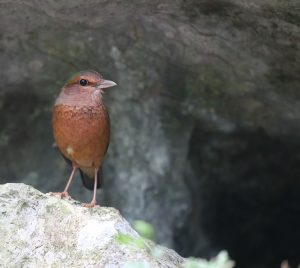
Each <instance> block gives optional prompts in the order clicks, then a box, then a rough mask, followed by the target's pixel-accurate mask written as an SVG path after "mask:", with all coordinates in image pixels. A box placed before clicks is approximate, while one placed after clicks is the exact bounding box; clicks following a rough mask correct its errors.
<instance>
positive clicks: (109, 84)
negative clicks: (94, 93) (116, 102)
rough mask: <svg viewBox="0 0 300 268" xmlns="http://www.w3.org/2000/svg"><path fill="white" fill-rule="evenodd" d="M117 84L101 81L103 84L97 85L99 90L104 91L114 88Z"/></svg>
mask: <svg viewBox="0 0 300 268" xmlns="http://www.w3.org/2000/svg"><path fill="white" fill-rule="evenodd" d="M116 85H117V83H115V82H113V81H110V80H104V79H103V80H101V82H100V83H99V84H98V85H97V89H103V88H108V87H114V86H116Z"/></svg>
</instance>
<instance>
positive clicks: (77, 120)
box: [52, 104, 110, 167]
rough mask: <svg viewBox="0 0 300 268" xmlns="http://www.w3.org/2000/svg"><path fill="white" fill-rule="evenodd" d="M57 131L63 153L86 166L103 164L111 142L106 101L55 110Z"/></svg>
mask: <svg viewBox="0 0 300 268" xmlns="http://www.w3.org/2000/svg"><path fill="white" fill-rule="evenodd" d="M52 125H53V132H54V138H55V141H56V144H57V146H58V148H59V149H60V151H61V152H62V154H63V155H64V156H65V157H67V158H68V159H70V160H71V161H73V162H75V163H76V164H77V165H79V166H82V167H99V166H100V165H101V162H102V160H103V158H104V155H105V153H106V151H107V148H108V144H109V135H110V124H109V115H108V112H107V109H106V107H105V106H104V104H99V105H97V106H78V107H77V106H69V105H63V104H59V105H56V106H54V110H53V119H52Z"/></svg>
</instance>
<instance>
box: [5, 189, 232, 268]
mask: <svg viewBox="0 0 300 268" xmlns="http://www.w3.org/2000/svg"><path fill="white" fill-rule="evenodd" d="M0 215H1V216H0V236H1V241H0V245H1V247H0V248H1V250H0V265H1V266H3V267H110V268H112V267H128V268H130V267H166V268H167V267H170V268H171V267H190V266H186V265H189V264H188V263H189V262H190V263H191V262H194V265H196V264H198V265H200V264H201V265H202V266H201V267H203V268H206V267H211V266H210V265H214V267H218V268H232V267H233V262H232V261H229V260H228V259H227V257H226V256H227V255H226V254H225V253H222V254H220V256H219V257H218V258H217V259H215V260H213V261H211V262H207V261H205V260H195V261H194V260H186V259H184V258H182V257H180V256H179V255H178V254H177V253H176V252H175V251H173V250H170V249H167V248H164V247H162V246H158V245H155V244H154V243H153V242H151V241H148V240H140V241H143V242H142V243H143V246H140V247H137V246H134V245H133V242H132V243H120V241H119V240H118V238H117V237H118V235H120V234H121V235H126V236H129V237H131V238H132V239H133V240H137V239H141V237H140V236H139V234H138V233H137V232H136V231H135V230H134V229H132V228H131V226H130V224H129V223H128V222H127V221H126V220H125V219H124V218H123V217H122V216H121V215H120V213H119V211H118V210H116V209H114V208H109V207H95V208H92V209H88V208H85V207H83V206H82V204H80V203H78V202H76V201H75V200H72V199H71V200H62V199H60V198H57V197H55V196H53V195H51V194H43V193H41V192H39V191H38V190H36V189H34V188H33V187H31V186H28V185H25V184H13V183H11V184H5V185H0ZM155 252H156V253H155ZM224 254H225V255H224ZM199 267H200V266H199Z"/></svg>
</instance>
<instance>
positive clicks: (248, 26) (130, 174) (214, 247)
mask: <svg viewBox="0 0 300 268" xmlns="http://www.w3.org/2000/svg"><path fill="white" fill-rule="evenodd" d="M299 41H300V4H299V1H297V0H290V1H289V0H286V1H283V0H249V1H241V0H151V1H150V0H132V1H126V0H114V1H113V0H110V1H109V0H62V1H56V0H48V1H39V0H27V1H26V0H18V1H9V0H0V66H1V71H0V78H1V80H0V81H1V83H0V152H1V160H0V179H1V183H6V182H23V183H26V184H30V185H32V186H34V187H36V188H38V189H39V190H41V191H43V192H49V191H62V190H63V188H64V186H65V183H66V180H67V178H68V176H69V174H70V168H69V167H67V165H66V163H65V162H64V160H63V159H62V157H61V156H60V155H59V153H58V152H57V150H56V149H55V148H54V147H53V142H54V140H53V136H52V129H51V112H52V105H53V103H54V101H55V98H56V96H57V95H58V93H59V91H60V89H61V87H62V86H63V84H64V83H65V82H66V80H67V79H68V78H69V77H70V76H71V75H72V74H74V73H75V72H77V71H80V70H85V69H94V70H97V71H99V72H100V73H102V74H103V76H104V77H105V78H107V79H110V80H113V81H115V82H117V83H118V87H114V88H111V89H109V90H107V92H106V94H105V101H106V104H107V106H108V109H109V112H110V117H111V123H112V126H111V127H112V137H111V143H110V147H109V151H108V155H107V157H106V160H105V164H104V176H105V182H104V188H103V189H102V190H101V191H98V200H99V203H100V204H102V205H106V206H113V207H116V208H117V209H119V210H120V211H121V213H122V214H123V215H124V216H125V217H126V218H127V219H128V220H130V221H132V220H135V219H141V220H145V221H148V222H149V223H151V224H153V226H154V227H155V229H156V240H157V241H158V242H159V243H161V244H164V245H167V246H169V247H172V248H174V249H175V250H176V251H177V252H178V253H180V254H181V255H183V256H191V255H193V256H198V257H204V258H209V257H212V256H215V255H216V254H217V253H218V252H219V251H220V250H221V249H226V250H228V252H229V254H230V256H231V258H232V259H234V260H235V261H236V263H237V267H243V268H248V267H255V268H260V267H262V268H265V267H279V266H280V262H281V261H282V260H285V259H288V260H289V261H290V263H291V264H292V265H294V267H296V264H298V263H299V260H300V228H299V226H300V139H299V136H300V62H299V60H300V53H299V51H300V50H299ZM70 193H71V195H72V196H73V197H74V198H75V199H78V200H80V201H87V202H88V201H90V199H91V196H92V192H90V191H88V190H86V189H85V188H83V187H82V184H81V181H80V179H79V177H76V180H75V182H74V183H73V186H72V187H71V191H70Z"/></svg>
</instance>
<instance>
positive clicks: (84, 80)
mask: <svg viewBox="0 0 300 268" xmlns="http://www.w3.org/2000/svg"><path fill="white" fill-rule="evenodd" d="M79 84H80V85H81V86H83V87H84V86H86V85H87V84H88V81H87V80H86V79H80V81H79Z"/></svg>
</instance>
